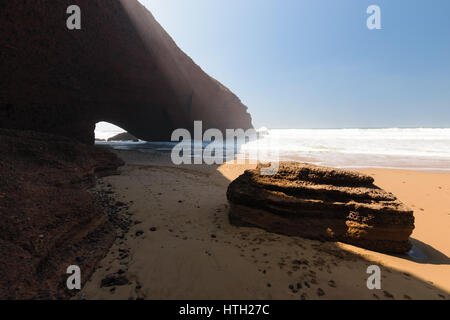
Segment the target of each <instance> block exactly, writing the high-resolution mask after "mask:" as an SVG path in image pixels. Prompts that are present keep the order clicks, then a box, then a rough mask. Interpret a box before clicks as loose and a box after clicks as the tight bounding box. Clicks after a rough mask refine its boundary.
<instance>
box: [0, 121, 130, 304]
mask: <svg viewBox="0 0 450 320" xmlns="http://www.w3.org/2000/svg"><path fill="white" fill-rule="evenodd" d="M121 164H122V161H121V160H119V159H118V158H117V157H116V156H115V155H114V154H112V153H110V152H108V151H106V150H102V149H98V148H96V147H93V146H87V145H84V144H80V143H76V142H74V141H72V140H69V139H66V138H63V137H58V136H54V135H49V134H39V133H36V132H31V131H12V130H4V129H0V181H1V183H0V221H1V223H0V299H11V298H12V299H32V298H36V299H49V298H63V297H67V296H68V294H69V292H68V291H67V288H66V285H65V284H66V279H67V277H68V276H69V275H67V274H66V269H67V267H68V266H70V265H74V264H75V265H78V266H80V268H81V271H82V281H83V282H84V281H86V280H87V278H88V276H89V274H90V273H91V271H92V268H93V267H94V266H95V264H96V263H98V261H99V260H100V259H101V258H102V257H103V255H104V253H105V251H106V250H107V249H108V248H109V246H110V245H111V243H112V241H113V239H114V238H115V232H114V230H113V229H112V228H111V225H110V223H109V222H108V217H107V214H106V212H105V211H104V209H103V208H102V206H100V205H99V204H97V202H96V201H95V199H94V197H93V196H92V195H91V194H90V193H89V192H87V191H86V188H88V187H90V186H92V185H93V183H94V182H95V178H96V177H98V176H103V175H107V174H111V173H114V172H115V171H116V169H117V167H118V166H120V165H121Z"/></svg>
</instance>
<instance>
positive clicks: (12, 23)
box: [0, 0, 252, 143]
mask: <svg viewBox="0 0 450 320" xmlns="http://www.w3.org/2000/svg"><path fill="white" fill-rule="evenodd" d="M73 4H76V5H78V6H79V7H80V8H81V12H82V29H81V30H74V31H69V30H68V29H67V27H66V19H67V17H68V15H67V14H66V9H67V7H68V6H69V5H73ZM193 36H194V35H193ZM0 70H1V75H0V127H3V128H10V129H31V130H36V131H42V132H49V133H56V134H63V135H69V136H73V137H75V138H77V139H78V140H80V141H83V142H89V143H92V142H93V141H94V135H93V130H94V125H95V123H96V122H97V121H100V120H104V121H109V122H112V123H115V124H117V125H119V126H121V127H123V128H124V129H126V130H127V131H128V132H130V133H132V134H133V135H135V136H137V137H139V138H141V139H145V140H152V139H153V140H154V139H169V138H170V134H171V132H172V131H173V130H174V129H175V128H188V129H190V128H191V127H192V126H193V121H194V120H203V124H204V125H203V127H204V129H207V128H209V127H214V128H219V129H222V130H223V129H225V128H243V129H247V128H249V127H251V126H252V125H251V118H250V115H249V114H248V113H247V111H246V110H247V108H246V107H245V106H244V105H243V104H242V103H241V102H240V100H239V99H238V98H237V97H236V96H235V95H234V94H233V93H232V92H230V91H229V90H228V89H227V88H225V87H224V86H223V85H221V84H220V83H219V82H218V81H216V80H214V79H212V78H211V77H209V76H208V75H207V74H206V73H204V72H203V71H202V70H201V69H200V67H199V66H197V65H196V64H195V63H194V62H193V61H192V60H191V59H190V58H189V57H188V56H187V55H186V54H184V53H183V52H182V51H181V50H180V49H179V48H178V47H177V46H176V44H175V43H174V41H173V40H172V39H171V38H170V36H169V35H168V34H167V33H166V32H165V31H164V30H163V28H162V27H161V26H160V25H159V24H158V22H157V21H156V20H155V19H154V18H153V16H152V15H151V13H150V12H148V11H147V10H146V9H145V8H144V7H143V6H142V5H141V4H139V3H138V2H137V1H136V0H121V1H119V0H114V1H104V0H58V1H44V0H36V1H32V2H28V1H1V2H0Z"/></svg>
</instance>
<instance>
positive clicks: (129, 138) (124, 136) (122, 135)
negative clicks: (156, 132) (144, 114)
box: [108, 132, 139, 142]
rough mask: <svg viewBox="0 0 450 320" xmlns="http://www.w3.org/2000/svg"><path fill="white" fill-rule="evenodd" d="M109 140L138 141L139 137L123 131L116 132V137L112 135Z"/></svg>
mask: <svg viewBox="0 0 450 320" xmlns="http://www.w3.org/2000/svg"><path fill="white" fill-rule="evenodd" d="M108 141H134V142H138V141H139V139H138V138H136V137H135V136H133V135H132V134H130V133H128V132H122V133H119V134H116V135H115V136H114V137H111V138H109V139H108Z"/></svg>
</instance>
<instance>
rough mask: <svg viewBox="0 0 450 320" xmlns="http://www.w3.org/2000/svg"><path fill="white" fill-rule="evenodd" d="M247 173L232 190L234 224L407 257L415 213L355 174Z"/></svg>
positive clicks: (313, 170) (295, 168) (305, 168)
mask: <svg viewBox="0 0 450 320" xmlns="http://www.w3.org/2000/svg"><path fill="white" fill-rule="evenodd" d="M260 168H261V167H260V166H258V168H257V169H255V170H247V171H246V172H245V173H244V174H243V175H241V176H240V177H239V178H237V179H236V180H234V181H233V182H232V183H231V184H230V186H229V187H228V191H227V197H228V200H229V201H230V203H231V206H230V220H231V222H232V223H233V224H235V225H240V226H255V227H260V228H263V229H265V230H268V231H270V232H275V233H280V234H285V235H289V236H301V237H305V238H311V239H319V240H329V241H342V242H346V243H350V244H353V245H356V246H360V247H363V248H367V249H370V250H375V251H380V252H393V253H395V252H397V253H399V252H406V251H408V250H409V249H410V248H411V244H410V242H409V236H410V235H411V233H412V231H413V229H414V216H413V212H412V211H411V210H410V209H409V208H407V207H406V206H405V205H403V204H402V203H401V202H400V201H399V200H398V199H397V198H396V197H395V196H394V195H393V194H391V193H389V192H386V191H384V190H382V189H380V188H378V187H377V186H375V185H374V184H373V182H374V180H373V178H372V177H370V176H367V175H363V174H360V173H356V172H353V171H346V170H339V169H333V168H326V167H319V166H314V165H308V164H302V163H295V162H283V163H280V168H279V171H278V172H277V173H276V174H275V175H271V176H267V175H260Z"/></svg>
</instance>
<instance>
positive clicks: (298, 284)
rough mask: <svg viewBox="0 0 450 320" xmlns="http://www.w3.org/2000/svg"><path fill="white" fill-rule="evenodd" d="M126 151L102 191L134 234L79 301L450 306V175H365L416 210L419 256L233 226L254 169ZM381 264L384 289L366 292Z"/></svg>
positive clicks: (106, 262)
mask: <svg viewBox="0 0 450 320" xmlns="http://www.w3.org/2000/svg"><path fill="white" fill-rule="evenodd" d="M118 154H119V156H120V157H121V158H122V159H123V160H124V161H125V162H126V165H125V166H124V167H123V168H121V175H119V176H111V177H107V178H103V179H102V184H99V186H98V187H97V189H98V190H103V191H105V189H107V190H111V191H113V192H114V194H115V197H116V200H117V201H121V202H123V203H126V204H128V209H127V210H126V212H124V213H119V215H120V214H123V215H126V216H127V217H128V215H129V217H130V218H131V220H132V223H131V228H130V230H129V232H128V233H126V234H125V235H124V236H123V238H121V237H118V238H117V239H116V241H115V244H114V245H113V246H112V248H111V249H110V251H109V253H108V254H107V255H106V257H105V258H104V259H103V261H102V262H101V263H100V265H99V267H98V268H97V270H96V271H95V273H94V274H93V275H92V277H91V278H90V279H89V281H88V282H87V283H86V285H85V286H84V288H83V289H82V291H81V292H80V294H79V295H78V296H77V297H76V298H86V299H450V259H449V258H448V257H449V256H450V241H449V239H450V238H449V236H448V232H449V230H450V174H448V173H428V172H418V171H406V170H384V169H370V170H361V171H363V172H366V173H369V174H372V175H373V176H374V178H375V183H376V184H377V185H379V186H380V187H382V188H385V189H386V190H388V191H391V192H393V193H394V194H395V195H397V196H398V197H399V198H400V200H402V201H404V202H405V203H406V204H408V205H409V206H411V207H412V208H413V209H414V210H415V217H416V229H415V231H414V233H413V235H412V239H413V240H412V241H413V243H414V245H415V248H417V249H416V251H417V252H419V253H417V252H416V255H418V256H419V258H421V259H414V258H412V257H410V256H407V255H404V256H392V255H386V254H381V253H376V252H372V251H369V250H364V249H361V248H356V247H354V246H351V245H346V244H341V243H332V242H320V241H314V240H307V239H302V238H299V237H287V236H282V235H277V234H272V233H268V232H265V231H262V230H259V229H254V228H238V227H235V226H232V225H230V223H229V221H228V216H227V210H228V203H227V199H226V195H225V193H226V189H227V186H228V184H229V183H230V181H231V180H232V179H235V178H236V177H238V176H239V175H240V174H241V173H242V172H243V171H244V170H245V169H246V168H249V167H252V166H251V165H233V164H225V165H222V166H206V165H195V166H194V165H192V166H174V165H172V163H171V162H170V158H169V157H168V156H163V155H158V154H143V153H138V152H131V151H120V152H118ZM108 185H110V186H109V187H108ZM127 214H128V215H127ZM373 264H377V265H379V266H380V268H381V275H382V280H381V289H380V290H369V289H368V288H367V285H366V281H367V277H368V276H369V275H368V274H367V272H366V271H367V267H368V266H370V265H373ZM102 280H103V286H102Z"/></svg>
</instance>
